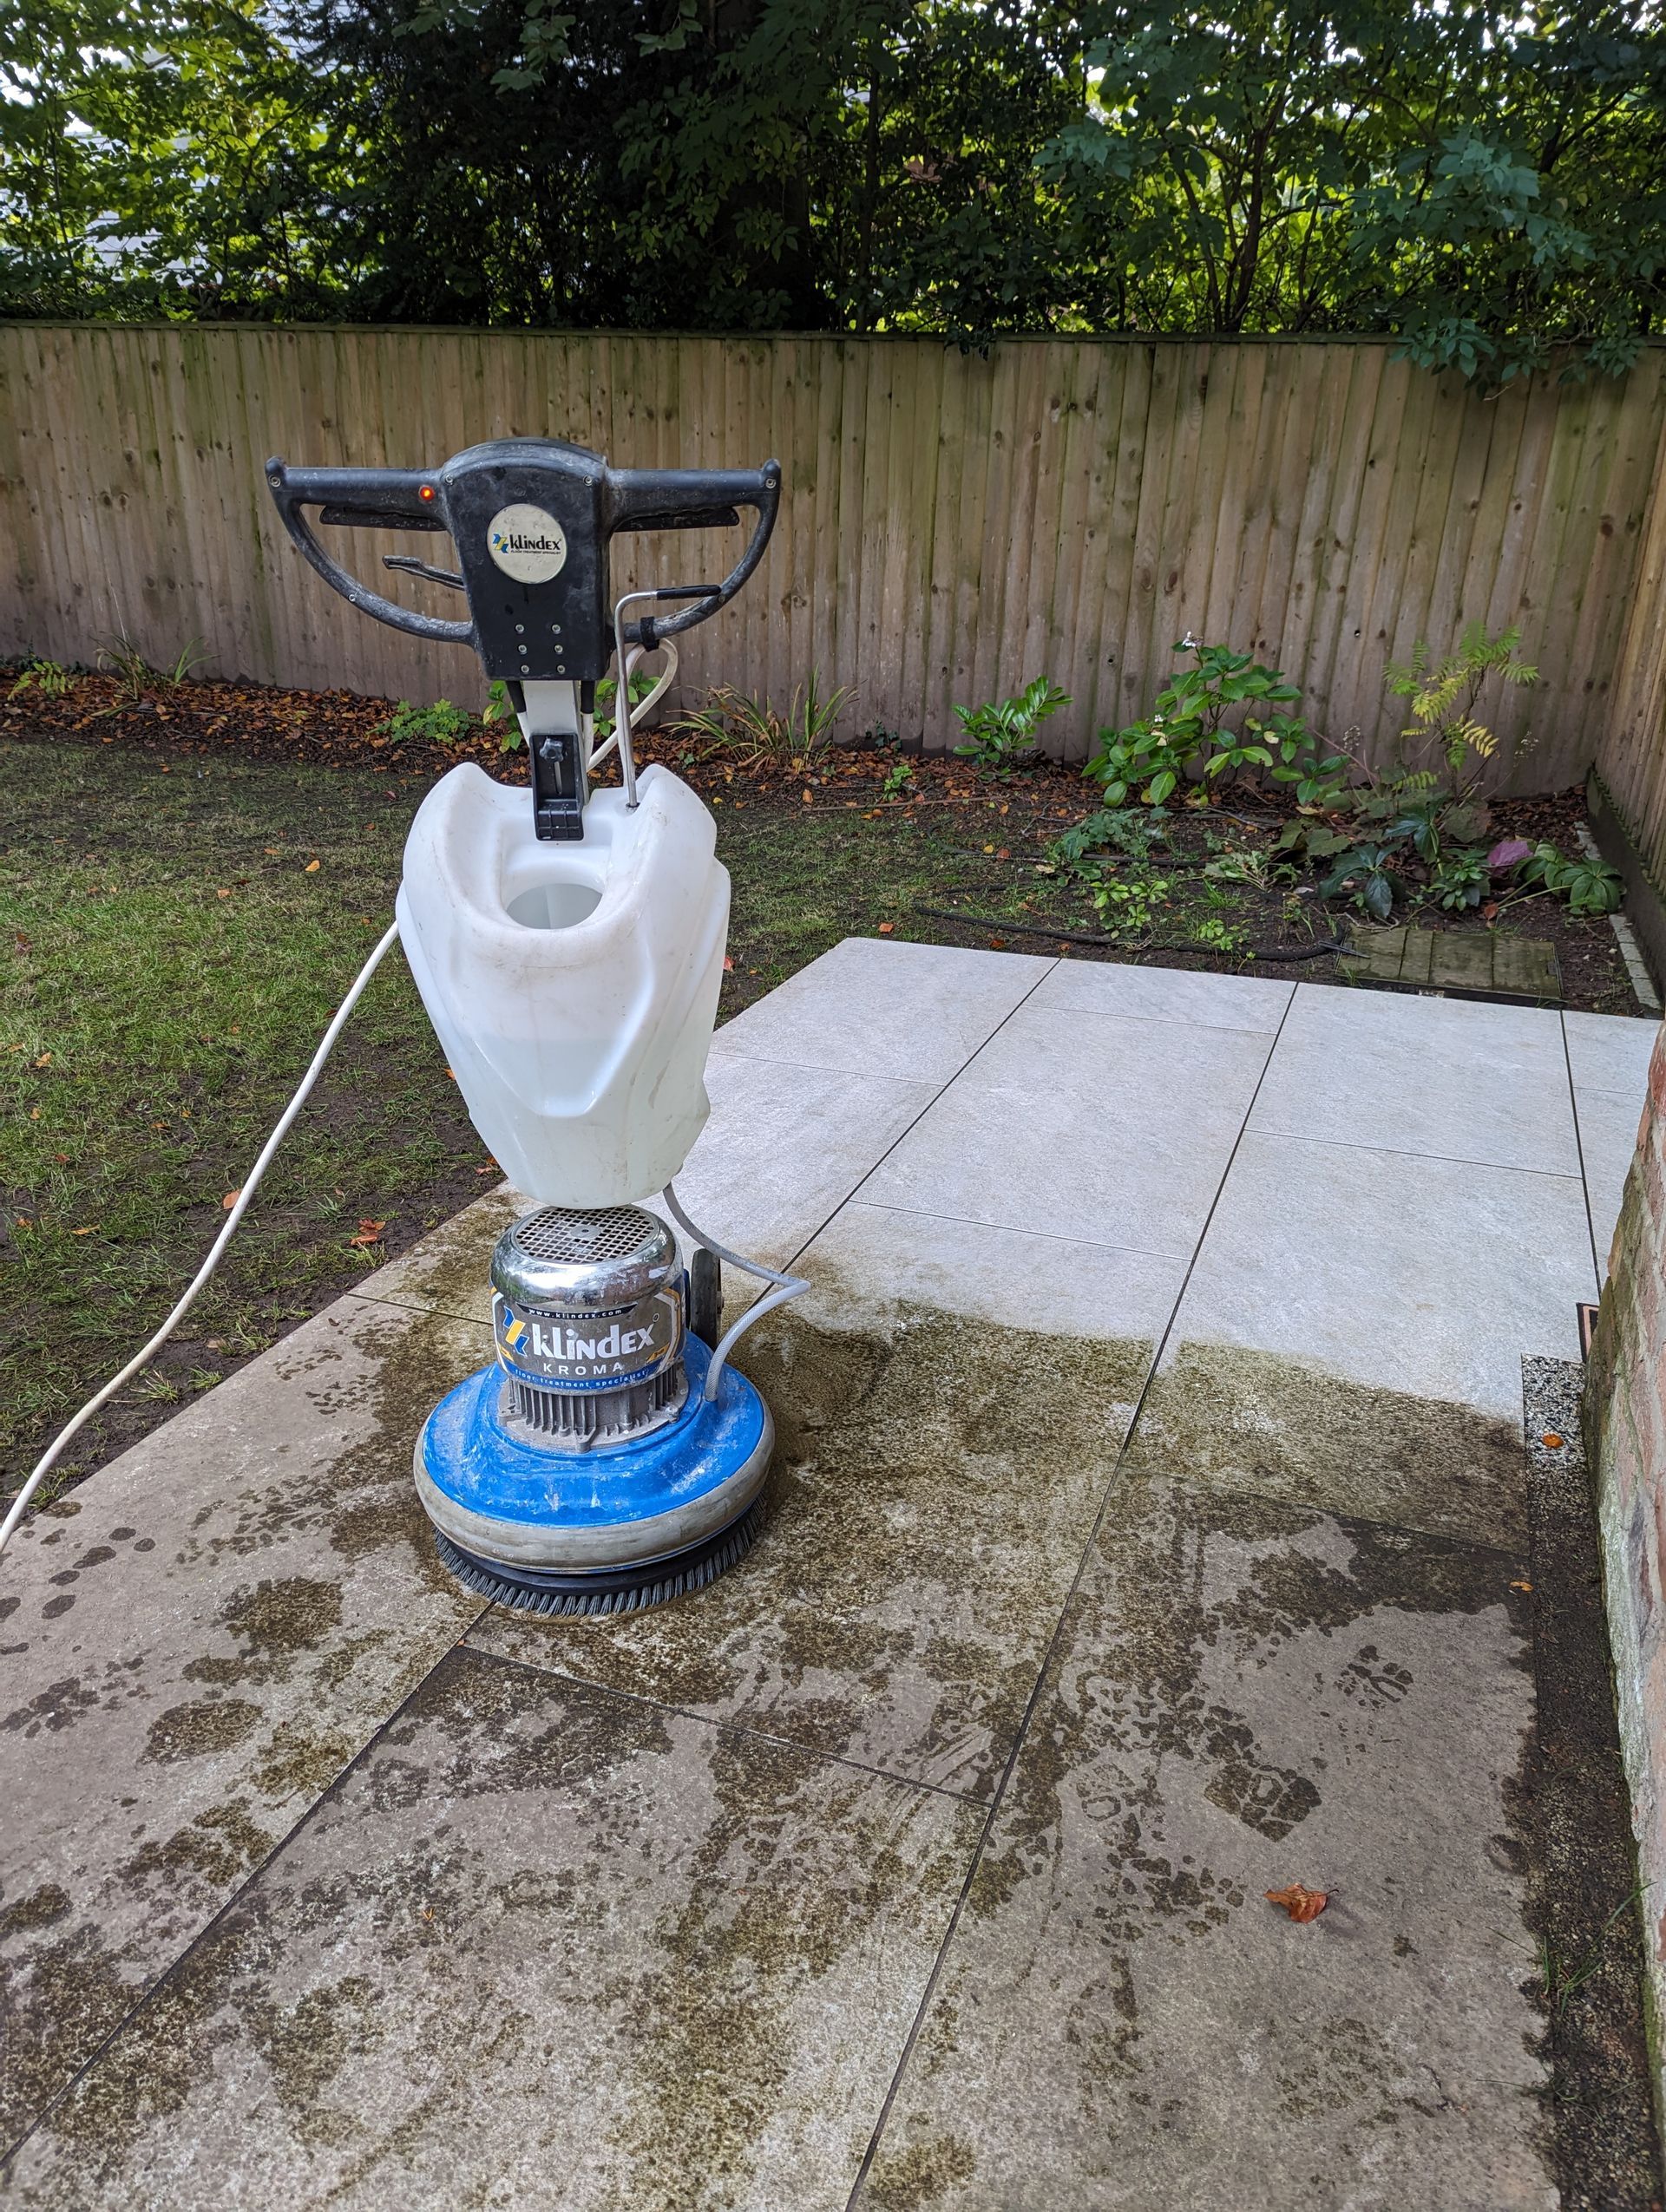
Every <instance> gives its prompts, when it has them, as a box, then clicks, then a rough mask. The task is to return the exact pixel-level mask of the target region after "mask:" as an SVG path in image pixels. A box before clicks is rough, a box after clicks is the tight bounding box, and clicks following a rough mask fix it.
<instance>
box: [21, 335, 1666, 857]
mask: <svg viewBox="0 0 1666 2212" xmlns="http://www.w3.org/2000/svg"><path fill="white" fill-rule="evenodd" d="M1663 372H1666V351H1663V350H1662V349H1660V348H1657V347H1650V348H1648V349H1646V350H1644V352H1643V355H1642V357H1640V358H1639V360H1638V362H1637V363H1636V366H1635V367H1634V368H1633V370H1631V371H1630V375H1629V376H1627V377H1626V378H1625V379H1623V380H1620V381H1607V382H1600V381H1599V382H1594V383H1586V384H1583V385H1572V384H1569V385H1564V384H1561V383H1558V381H1557V378H1556V376H1555V375H1554V374H1553V373H1552V374H1551V375H1547V376H1544V377H1541V378H1539V379H1537V380H1535V381H1534V382H1532V383H1531V384H1530V385H1527V386H1524V387H1520V388H1512V389H1510V390H1508V391H1506V392H1505V393H1503V394H1502V395H1499V396H1495V397H1486V396H1483V395H1481V394H1479V393H1478V392H1476V391H1473V390H1472V389H1467V388H1466V387H1464V386H1462V385H1461V384H1459V383H1458V382H1457V381H1456V380H1455V379H1452V378H1445V379H1440V378H1434V377H1431V376H1428V375H1427V374H1426V373H1424V372H1422V371H1420V370H1415V369H1413V368H1412V367H1411V366H1410V365H1409V364H1408V363H1405V362H1403V361H1396V360H1394V358H1393V357H1392V352H1391V349H1389V348H1388V347H1387V346H1385V345H1380V344H1369V343H1365V344H1351V343H1346V342H1338V341H1326V340H1315V341H1313V342H1311V343H1302V344H1273V343H1257V342H1247V343H1244V344H1237V345H1224V344H1207V343H1202V342H1197V343H1194V342H1164V341H1155V340H1148V339H1138V340H1133V341H1126V342H1125V341H1110V340H1104V341H1101V340H1093V339H1063V340H1061V339H1037V340H1013V341H1008V342H1005V343H1002V344H998V345H996V346H994V347H993V348H992V349H991V350H990V351H989V352H988V353H987V355H977V354H971V353H967V354H961V353H958V352H954V351H950V350H946V349H944V348H943V347H942V346H941V345H939V344H936V343H935V342H934V341H931V340H928V339H861V338H852V337H825V338H822V337H762V338H760V337H739V338H733V339H728V338H722V337H654V336H642V335H632V336H621V335H615V334H613V333H606V332H576V333H544V332H536V331H489V332H482V331H452V330H435V331H426V330H421V331H419V330H369V329H363V330H345V329H321V328H301V329H297V328H290V329H285V330H265V329H259V330H257V329H239V328H234V327H229V326H227V327H204V328H188V327H178V326H175V327H164V328H143V327H130V326H115V325H111V326H95V325H65V326H61V327H54V326H46V325H35V324H5V325H0V651H6V652H10V653H23V652H38V653H43V654H46V655H49V656H50V657H52V658H56V659H60V660H63V661H66V662H78V663H82V664H85V663H87V662H89V661H90V660H91V659H92V658H94V656H95V652H96V651H97V650H98V646H99V644H100V642H101V641H102V639H104V638H107V637H108V636H109V635H110V634H111V633H112V632H116V631H118V630H119V631H125V632H128V634H130V635H131V636H132V638H134V642H135V643H136V644H137V645H139V646H140V648H141V650H142V651H144V652H145V653H146V654H147V655H148V657H149V658H151V659H152V660H154V661H158V662H162V663H171V662H172V661H173V659H174V658H175V657H176V656H177V655H178V653H179V652H180V651H181V650H182V649H183V648H184V647H185V646H186V645H187V642H188V641H189V640H190V639H191V638H193V637H196V638H201V639H202V640H203V641H204V645H205V646H206V649H207V653H208V662H207V665H208V667H209V668H210V669H211V670H213V671H217V672H222V673H226V674H232V675H238V676H242V677H250V678H253V679H256V680H260V681H269V682H283V683H291V684H302V685H311V686H318V687H329V686H333V685H341V686H344V687H345V688H348V689H351V690H359V691H364V692H369V693H373V694H382V695H384V696H388V697H399V696H405V697H411V698H425V697H426V698H432V697H436V696H439V695H440V694H442V693H444V694H448V695H449V696H451V697H460V698H464V699H473V698H476V697H478V693H479V679H478V674H477V671H476V670H475V669H474V666H473V664H472V660H471V658H470V656H469V655H468V654H467V653H466V652H465V651H462V649H460V648H450V647H440V646H428V645H423V644H422V643H421V642H420V641H416V640H413V639H410V638H404V637H403V636H399V635H396V634H395V633H393V632H388V631H385V630H383V629H380V628H379V627H377V625H374V624H371V623H369V622H367V621H365V620H364V618H362V617H359V616H357V615H356V614H355V613H354V612H352V610H351V608H349V607H347V606H346V605H344V604H343V603H342V602H341V601H339V600H338V599H334V598H333V597H332V596H331V595H330V594H329V593H328V592H326V591H325V589H324V588H323V587H322V586H321V585H320V584H319V582H318V579H317V578H315V577H314V576H313V575H312V573H311V572H310V571H308V570H307V569H306V568H305V566H304V565H303V564H302V563H301V562H300V561H299V560H298V559H297V558H296V556H295V554H294V553H293V551H292V548H291V547H290V546H289V545H288V542H287V540H285V537H284V534H283V533H282V531H281V529H280V528H279V526H278V524H277V521H276V518H275V516H274V515H273V514H272V509H271V507H270V503H269V501H268V500H267V498H266V490H265V485H264V480H263V477H262V473H261V463H262V461H264V459H265V456H266V454H268V453H270V452H281V453H283V454H284V455H285V456H286V457H287V458H289V459H291V460H293V461H350V460H351V461H362V462H367V463H372V464H375V463H385V464H388V465H395V466H412V465H420V464H421V463H423V462H424V461H441V460H443V458H444V457H445V456H446V455H448V454H449V453H451V452H453V451H456V449H457V448H459V447H461V446H462V445H465V444H469V443H472V442H476V440H479V439H482V438H487V437H498V436H505V435H555V436H562V437H568V438H572V439H574V440H576V441H577V442H580V443H581V444H587V445H591V446H595V447H598V448H601V449H602V450H604V451H606V452H607V454H608V455H609V456H610V457H611V458H612V459H613V461H615V462H617V463H620V464H626V465H628V464H631V463H636V464H638V465H650V464H655V463H657V464H659V465H660V466H685V467H689V466H697V465H704V466H724V465H745V466H749V467H751V466H756V465H757V464H758V462H760V461H763V460H764V458H765V457H766V456H767V455H770V454H771V453H772V454H774V455H776V457H777V458H778V459H779V460H780V461H781V462H782V463H783V466H784V471H785V498H784V509H783V516H782V521H781V525H780V527H779V529H778V530H777V537H776V542H775V544H774V545H773V546H772V547H771V552H770V554H769V557H768V560H767V561H766V564H765V566H764V570H763V573H761V575H760V577H759V579H758V582H757V583H756V584H755V585H754V586H753V587H752V588H751V590H750V591H749V592H745V593H744V594H743V595H742V597H741V599H740V600H739V601H738V603H737V605H735V607H734V608H733V609H732V610H731V612H728V613H727V614H726V615H725V616H724V617H723V618H721V619H720V620H718V622H716V623H714V624H712V625H709V626H708V627H707V628H705V629H704V630H702V631H699V632H694V633H692V634H691V636H690V637H689V638H688V640H687V645H686V650H685V653H684V656H683V680H684V687H685V691H686V690H687V689H688V687H689V686H691V685H692V686H696V687H698V686H699V684H704V683H709V682H711V681H713V680H718V679H719V678H721V679H724V680H730V681H733V682H737V683H739V684H744V686H745V687H746V688H748V689H751V690H760V691H764V692H767V693H768V694H769V695H770V696H771V697H773V698H775V699H776V700H777V703H779V704H785V702H786V700H787V699H788V698H790V696H791V693H792V691H793V690H794V688H795V687H796V686H797V684H800V683H802V682H803V679H804V677H806V676H807V675H808V673H809V671H810V668H811V667H816V668H817V669H818V670H819V671H820V673H821V677H822V679H823V683H824V684H827V685H828V686H832V685H834V684H844V685H849V686H853V687H854V688H855V690H856V699H855V700H854V701H853V703H852V708H851V712H852V714H853V715H855V716H856V717H859V719H858V722H857V726H861V724H862V723H872V722H883V723H886V724H888V725H889V727H891V728H894V729H899V730H902V731H904V732H905V733H906V734H908V735H921V736H924V738H925V739H926V742H927V743H930V744H942V743H953V742H954V737H955V736H956V734H957V730H956V725H955V724H954V720H953V717H952V715H951V713H950V708H951V706H952V704H954V703H955V702H956V701H959V702H961V703H966V702H968V701H974V700H976V699H979V698H986V697H996V696H1000V695H1001V694H1003V693H1005V692H1008V691H1011V690H1016V689H1017V688H1018V686H1019V685H1020V684H1023V683H1025V682H1026V681H1027V680H1028V678H1029V677H1032V676H1034V675H1037V674H1040V673H1042V672H1045V673H1046V674H1047V675H1049V676H1051V677H1053V678H1054V679H1055V680H1056V681H1057V682H1058V683H1059V684H1062V685H1063V687H1064V688H1065V690H1067V691H1069V692H1070V693H1071V694H1072V701H1073V704H1072V707H1071V708H1069V709H1068V710H1066V711H1065V712H1064V713H1062V714H1060V715H1059V716H1058V717H1056V718H1055V719H1054V721H1053V722H1052V723H1049V725H1048V727H1047V733H1046V735H1047V742H1048V744H1049V747H1050V749H1056V750H1058V751H1059V753H1060V754H1061V755H1063V756H1066V757H1072V758H1079V757H1081V756H1083V754H1084V753H1085V752H1086V750H1087V749H1088V748H1089V747H1090V746H1091V744H1092V742H1093V737H1094V733H1095V731H1096V730H1098V729H1099V728H1101V727H1103V726H1105V724H1107V723H1112V722H1116V721H1120V720H1125V719H1127V718H1129V717H1131V716H1133V715H1135V714H1138V713H1139V712H1141V711H1142V710H1145V708H1146V707H1147V706H1148V705H1149V704H1150V701H1151V697H1152V695H1153V694H1154V692H1155V691H1156V690H1157V689H1158V687H1159V686H1160V685H1161V684H1162V683H1163V682H1164V678H1165V677H1166V676H1167V675H1168V673H1169V671H1170V669H1171V664H1172V661H1171V652H1170V647H1171V644H1172V642H1173V640H1174V639H1175V638H1177V637H1178V636H1179V635H1180V634H1181V632H1182V631H1183V630H1184V629H1185V628H1186V627H1187V625H1190V627H1191V628H1192V629H1193V630H1194V631H1195V632H1197V634H1198V635H1200V636H1201V635H1208V636H1209V637H1210V638H1211V639H1219V640H1221V641H1223V642H1228V643H1230V644H1233V645H1237V646H1238V647H1240V648H1241V649H1243V648H1249V649H1252V650H1254V651H1256V652H1257V653H1259V654H1261V655H1262V656H1263V658H1268V659H1271V660H1274V661H1276V662H1277V663H1278V664H1280V665H1282V667H1284V668H1285V669H1287V670H1288V671H1289V673H1290V675H1291V677H1292V678H1293V679H1294V680H1295V682H1296V683H1298V684H1300V685H1301V686H1302V692H1303V700H1304V704H1305V707H1306V709H1307V710H1308V711H1309V714H1310V715H1311V717H1313V718H1314V719H1315V721H1317V722H1319V723H1322V725H1323V726H1324V727H1325V728H1326V729H1327V730H1328V731H1329V733H1330V734H1331V735H1333V736H1341V735H1342V734H1343V733H1344V732H1345V731H1346V730H1348V728H1349V727H1350V726H1354V727H1356V728H1357V729H1358V730H1359V731H1360V732H1361V742H1362V743H1363V744H1364V746H1365V747H1366V748H1367V749H1368V750H1370V749H1376V748H1379V747H1381V746H1382V745H1384V744H1386V743H1391V742H1392V741H1393V738H1394V733H1395V731H1396V730H1397V728H1398V726H1399V723H1400V719H1401V717H1400V710H1399V708H1398V706H1397V705H1396V704H1394V703H1393V702H1390V701H1387V700H1386V699H1385V698H1384V697H1383V692H1382V666H1383V662H1384V660H1385V659H1386V658H1389V657H1394V658H1404V657H1405V655H1406V654H1407V652H1408V651H1410V649H1411V645H1412V644H1413V641H1414V640H1415V639H1416V638H1420V637H1421V638H1427V641H1428V643H1429V645H1430V646H1431V648H1432V650H1433V651H1437V652H1439V651H1444V650H1446V648H1447V647H1448V646H1449V645H1451V644H1453V642H1454V641H1455V638H1456V636H1457V634H1458V632H1459V630H1460V629H1461V627H1462V625H1464V624H1465V623H1466V622H1468V621H1472V620H1476V619H1480V620H1483V621H1485V622H1486V623H1487V625H1489V626H1490V627H1492V628H1498V627H1499V626H1501V625H1503V624H1505V623H1507V622H1510V621H1516V622H1518V623H1519V624H1520V625H1521V627H1522V630H1523V632H1524V649H1525V651H1527V652H1528V653H1529V654H1530V655H1531V656H1532V658H1534V659H1536V660H1537V661H1538V663H1539V664H1540V666H1541V668H1542V669H1543V670H1544V672H1545V681H1544V683H1543V684H1542V685H1540V686H1539V687H1537V688H1536V689H1535V690H1530V691H1524V692H1517V693H1513V694H1512V695H1510V696H1509V697H1506V698H1505V700H1503V701H1502V702H1500V703H1499V704H1498V707H1497V710H1496V715H1495V718H1496V719H1497V721H1498V722H1499V727H1500V732H1501V735H1502V736H1503V737H1504V738H1505V748H1504V750H1503V752H1502V753H1501V756H1500V773H1501V774H1502V775H1504V776H1506V777H1508V778H1510V779H1512V780H1513V781H1514V782H1517V783H1518V784H1520V783H1532V784H1538V785H1545V784H1556V783H1562V782H1568V781H1570V780H1571V779H1572V778H1574V777H1576V776H1578V775H1579V774H1581V773H1582V772H1583V771H1584V768H1585V767H1586V765H1587V764H1588V763H1589V762H1591V759H1592V758H1593V757H1594V756H1601V757H1602V758H1603V759H1604V761H1605V762H1607V763H1608V766H1609V771H1610V778H1611V788H1612V789H1614V792H1615V796H1616V800H1617V803H1620V804H1622V805H1623V806H1624V807H1625V808H1627V809H1628V818H1629V819H1630V821H1632V823H1633V824H1634V826H1636V825H1643V826H1644V827H1645V828H1647V831H1648V834H1650V836H1652V837H1654V838H1655V839H1656V841H1660V840H1662V839H1666V767H1663V766H1661V765H1660V764H1659V760H1658V756H1659V755H1660V754H1661V752H1662V749H1663V746H1666V731H1663V730H1662V728H1661V726H1660V724H1661V716H1662V713H1663V712H1666V669H1663V667H1662V665H1661V652H1662V649H1661V645H1660V638H1661V636H1662V633H1663V629H1666V619H1663V618H1666V604H1663V602H1666V518H1663V515H1662V512H1661V508H1662V501H1661V499H1660V498H1659V496H1657V495H1652V494H1653V487H1654V486H1655V484H1656V481H1657V478H1658V474H1659V469H1660V465H1661V455H1662V452H1663V447H1662V439H1663V430H1666V373H1663ZM334 542H335V545H336V546H337V548H338V550H339V552H340V553H341V554H342V556H343V558H344V560H347V561H349V562H351V563H353V564H356V565H357V567H358V570H359V573H362V574H364V576H365V577H366V579H367V580H369V581H371V582H373V583H375V584H376V585H377V586H378V587H379V588H381V589H383V590H384V591H386V592H389V593H390V595H393V596H396V597H398V598H399V599H402V600H403V602H404V603H406V604H408V605H420V606H423V607H426V608H430V609H431V610H432V611H433V612H439V613H447V614H450V613H455V612H456V600H455V598H454V597H453V596H451V595H449V594H448V593H447V592H444V591H443V588H442V587H439V586H430V585H426V584H423V583H422V582H421V581H420V580H418V579H410V578H407V577H404V576H396V577H390V576H389V575H388V574H387V573H386V572H385V571H384V569H383V568H382V566H381V555H382V554H383V553H384V552H386V551H388V550H390V547H391V546H398V547H400V548H401V549H410V550H415V551H416V552H418V553H423V552H428V553H430V554H431V552H432V545H431V541H429V540H419V539H417V538H416V537H414V536H413V537H409V538H406V539H404V540H399V539H390V537H388V536H387V535H385V534H382V535H378V534H377V533H371V532H360V531H341V532H339V533H336V537H335V540H334ZM735 544H736V533H734V532H732V531H730V532H699V533H695V532H691V533H685V534H679V536H678V537H677V538H675V539H670V538H666V539H665V540H660V541H659V542H654V541H651V540H644V539H628V538H627V539H623V540H620V541H619V544H618V546H617V547H616V549H615V555H614V570H615V576H616V579H617V580H618V581H619V583H620V585H621V586H622V585H623V584H624V583H625V582H626V581H627V580H638V579H640V580H643V581H647V580H661V581H673V580H677V581H680V580H685V577H693V576H695V575H697V574H698V575H705V574H707V573H714V572H716V571H718V570H719V569H720V568H725V567H726V566H728V565H729V563H730V562H731V560H732V559H733V557H734V551H735ZM1521 740H1532V741H1533V743H1534V747H1535V749H1533V750H1532V751H1531V752H1528V753H1526V754H1525V755H1523V756H1521V757H1519V758H1515V757H1513V749H1514V747H1515V746H1516V744H1517V743H1518V741H1521ZM1622 786H1623V787H1624V788H1623V789H1621V787H1622Z"/></svg>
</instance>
